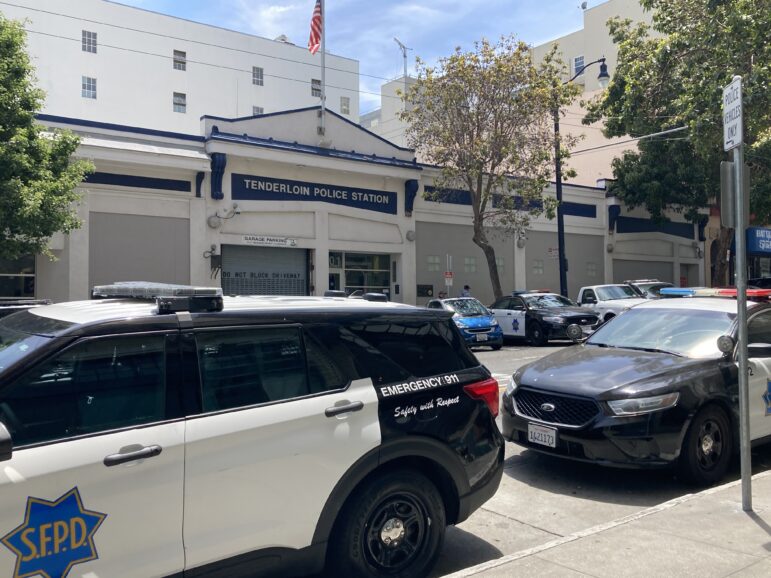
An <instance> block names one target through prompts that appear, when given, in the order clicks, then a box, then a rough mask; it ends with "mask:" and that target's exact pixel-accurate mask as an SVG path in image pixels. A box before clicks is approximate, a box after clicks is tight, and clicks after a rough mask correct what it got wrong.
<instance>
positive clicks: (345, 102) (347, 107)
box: [340, 96, 351, 114]
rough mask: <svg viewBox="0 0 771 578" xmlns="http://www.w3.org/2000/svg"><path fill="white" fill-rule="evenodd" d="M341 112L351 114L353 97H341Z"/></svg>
mask: <svg viewBox="0 0 771 578" xmlns="http://www.w3.org/2000/svg"><path fill="white" fill-rule="evenodd" d="M340 114H351V97H350V96H341V97H340Z"/></svg>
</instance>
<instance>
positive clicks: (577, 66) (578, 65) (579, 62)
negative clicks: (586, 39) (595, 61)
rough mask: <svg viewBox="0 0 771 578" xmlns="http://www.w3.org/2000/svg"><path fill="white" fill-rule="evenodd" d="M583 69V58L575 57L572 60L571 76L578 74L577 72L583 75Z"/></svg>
mask: <svg viewBox="0 0 771 578" xmlns="http://www.w3.org/2000/svg"><path fill="white" fill-rule="evenodd" d="M583 68H584V57H583V56H576V57H575V58H574V59H573V74H578V73H579V72H580V73H581V74H583V73H584V71H583ZM579 76H580V74H579Z"/></svg>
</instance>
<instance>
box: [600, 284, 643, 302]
mask: <svg viewBox="0 0 771 578" xmlns="http://www.w3.org/2000/svg"><path fill="white" fill-rule="evenodd" d="M596 291H597V297H599V298H600V301H615V300H616V299H634V298H639V295H637V293H635V292H634V289H632V288H631V287H629V285H608V286H606V287H597V289H596Z"/></svg>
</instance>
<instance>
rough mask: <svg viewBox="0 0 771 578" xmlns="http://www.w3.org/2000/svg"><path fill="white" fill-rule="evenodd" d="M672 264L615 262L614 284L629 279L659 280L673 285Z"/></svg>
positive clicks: (619, 260)
mask: <svg viewBox="0 0 771 578" xmlns="http://www.w3.org/2000/svg"><path fill="white" fill-rule="evenodd" d="M672 269H673V267H672V263H666V262H662V261H629V260H625V259H614V260H613V282H614V283H622V282H624V281H626V280H627V279H629V280H632V279H658V280H659V281H668V282H669V283H673V282H674V281H675V279H672Z"/></svg>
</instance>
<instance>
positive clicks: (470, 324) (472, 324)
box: [426, 297, 503, 350]
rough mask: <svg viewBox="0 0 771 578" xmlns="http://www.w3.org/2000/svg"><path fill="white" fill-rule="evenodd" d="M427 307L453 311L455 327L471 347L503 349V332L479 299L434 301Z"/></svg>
mask: <svg viewBox="0 0 771 578" xmlns="http://www.w3.org/2000/svg"><path fill="white" fill-rule="evenodd" d="M426 307H428V308H429V309H445V310H446V311H452V312H453V316H452V320H453V321H455V325H457V326H458V329H460V333H461V335H463V339H465V340H466V345H468V346H469V347H476V346H479V345H489V346H490V347H492V348H493V349H494V350H498V349H500V348H501V347H503V330H502V329H501V328H500V326H499V325H498V322H497V321H496V320H495V317H494V316H493V313H492V311H490V310H489V309H488V308H487V307H485V306H484V305H482V304H481V303H480V302H479V301H478V300H477V299H474V298H473V297H458V298H453V299H432V300H431V301H429V302H428V304H427V305H426Z"/></svg>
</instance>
